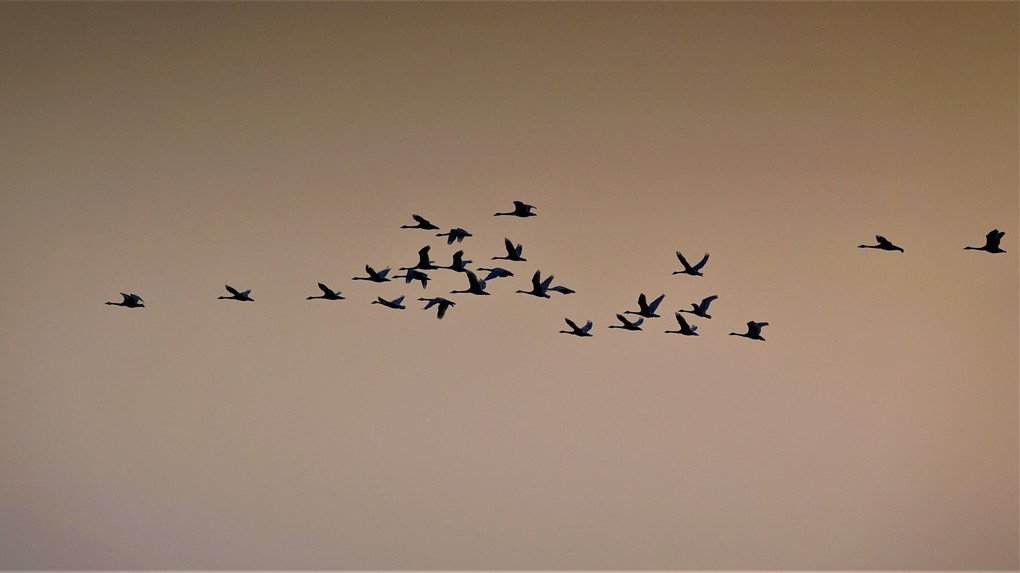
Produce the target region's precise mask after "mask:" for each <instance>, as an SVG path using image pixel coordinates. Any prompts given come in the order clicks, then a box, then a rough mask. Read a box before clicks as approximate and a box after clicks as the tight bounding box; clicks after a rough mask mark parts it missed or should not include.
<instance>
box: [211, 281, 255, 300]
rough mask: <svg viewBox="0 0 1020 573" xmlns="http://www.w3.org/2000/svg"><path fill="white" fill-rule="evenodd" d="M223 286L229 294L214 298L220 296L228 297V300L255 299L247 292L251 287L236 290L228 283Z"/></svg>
mask: <svg viewBox="0 0 1020 573" xmlns="http://www.w3.org/2000/svg"><path fill="white" fill-rule="evenodd" d="M223 286H225V287H227V292H229V293H230V296H218V297H216V298H222V299H228V300H240V301H244V302H255V299H253V298H252V297H250V296H248V294H249V293H250V292H251V289H248V290H246V291H244V292H237V289H235V288H234V287H232V286H230V285H223Z"/></svg>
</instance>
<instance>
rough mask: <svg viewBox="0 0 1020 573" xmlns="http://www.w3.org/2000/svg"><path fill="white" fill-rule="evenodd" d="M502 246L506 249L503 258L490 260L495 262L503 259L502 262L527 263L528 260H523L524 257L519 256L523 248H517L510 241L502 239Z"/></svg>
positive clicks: (519, 246)
mask: <svg viewBox="0 0 1020 573" xmlns="http://www.w3.org/2000/svg"><path fill="white" fill-rule="evenodd" d="M503 245H504V246H505V247H506V256H505V257H492V260H494V261H495V260H497V259H503V260H507V261H527V260H528V259H525V258H524V257H522V256H521V251H522V250H524V247H523V246H521V245H519V244H518V245H517V246H514V243H513V241H511V240H510V239H503Z"/></svg>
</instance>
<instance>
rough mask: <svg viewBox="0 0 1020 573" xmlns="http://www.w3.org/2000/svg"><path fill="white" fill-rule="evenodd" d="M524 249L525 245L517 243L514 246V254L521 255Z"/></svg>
mask: <svg viewBox="0 0 1020 573" xmlns="http://www.w3.org/2000/svg"><path fill="white" fill-rule="evenodd" d="M522 250H524V245H517V246H516V247H514V254H515V255H517V256H518V257H519V256H521V251H522Z"/></svg>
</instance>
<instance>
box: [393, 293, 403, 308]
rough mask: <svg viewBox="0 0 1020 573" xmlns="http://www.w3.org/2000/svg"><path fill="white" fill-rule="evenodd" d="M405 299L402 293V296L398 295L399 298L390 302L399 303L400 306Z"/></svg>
mask: <svg viewBox="0 0 1020 573" xmlns="http://www.w3.org/2000/svg"><path fill="white" fill-rule="evenodd" d="M403 300H404V295H400V296H398V297H397V298H395V299H393V300H391V301H390V302H392V303H393V304H395V305H398V306H399V305H400V303H401V302H402V301H403Z"/></svg>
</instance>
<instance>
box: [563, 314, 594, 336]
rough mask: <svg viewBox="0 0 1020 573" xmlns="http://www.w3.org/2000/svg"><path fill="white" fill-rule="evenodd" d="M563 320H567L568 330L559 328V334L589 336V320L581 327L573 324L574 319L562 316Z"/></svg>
mask: <svg viewBox="0 0 1020 573" xmlns="http://www.w3.org/2000/svg"><path fill="white" fill-rule="evenodd" d="M563 320H565V321H567V326H569V327H570V330H561V331H560V333H561V334H573V335H574V336H591V333H590V332H588V331H589V330H591V321H590V320H589V321H588V322H587V323H585V325H584V326H581V327H578V326H577V325H576V324H574V321H573V320H570V319H569V318H564V319H563Z"/></svg>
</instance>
